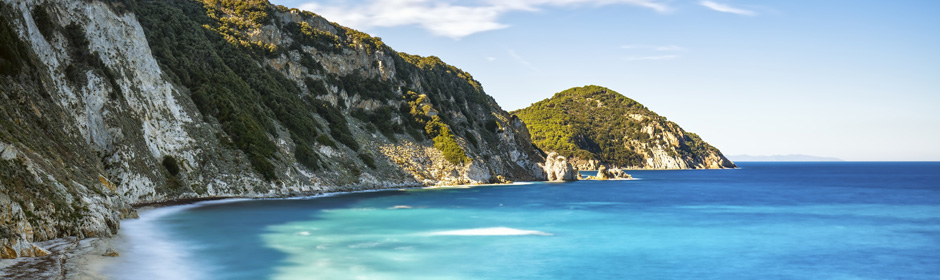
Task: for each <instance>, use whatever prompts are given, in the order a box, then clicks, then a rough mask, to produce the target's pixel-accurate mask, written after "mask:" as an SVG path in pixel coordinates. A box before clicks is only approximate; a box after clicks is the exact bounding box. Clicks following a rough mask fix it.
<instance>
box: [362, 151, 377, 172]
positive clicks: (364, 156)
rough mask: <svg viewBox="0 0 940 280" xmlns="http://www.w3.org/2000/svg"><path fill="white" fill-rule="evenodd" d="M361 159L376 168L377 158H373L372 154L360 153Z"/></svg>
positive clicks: (370, 166)
mask: <svg viewBox="0 0 940 280" xmlns="http://www.w3.org/2000/svg"><path fill="white" fill-rule="evenodd" d="M359 159H361V160H362V163H365V164H366V166H368V167H369V168H372V169H375V167H376V166H375V159H372V156H370V155H367V154H359Z"/></svg>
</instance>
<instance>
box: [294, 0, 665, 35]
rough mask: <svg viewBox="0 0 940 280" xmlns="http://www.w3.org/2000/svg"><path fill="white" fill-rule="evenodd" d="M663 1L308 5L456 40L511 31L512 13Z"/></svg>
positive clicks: (366, 24)
mask: <svg viewBox="0 0 940 280" xmlns="http://www.w3.org/2000/svg"><path fill="white" fill-rule="evenodd" d="M661 1H663V0H479V1H478V2H476V3H475V5H467V4H460V3H454V2H439V1H434V0H368V1H366V2H362V3H359V4H338V3H339V2H331V3H337V4H318V3H307V4H303V5H300V7H299V8H300V9H303V10H308V11H312V12H314V13H317V14H320V15H322V16H323V17H325V18H327V19H329V20H331V21H335V22H338V23H340V24H343V25H346V26H349V27H352V28H357V29H367V28H371V27H393V26H403V25H417V26H419V27H421V28H423V29H425V30H427V31H429V32H431V33H432V34H434V35H438V36H446V37H451V38H454V39H459V38H462V37H466V36H468V35H471V34H474V33H479V32H484V31H490V30H497V29H503V28H507V27H509V25H507V24H504V23H501V22H500V21H499V19H500V18H501V17H502V16H504V15H505V14H506V13H509V12H516V11H526V12H534V11H539V10H541V9H542V8H545V7H574V6H588V5H591V6H606V5H615V4H622V5H633V6H638V7H644V8H648V9H652V10H654V11H657V12H661V13H664V12H667V11H669V9H670V8H669V6H667V5H666V4H663V3H662V2H661Z"/></svg>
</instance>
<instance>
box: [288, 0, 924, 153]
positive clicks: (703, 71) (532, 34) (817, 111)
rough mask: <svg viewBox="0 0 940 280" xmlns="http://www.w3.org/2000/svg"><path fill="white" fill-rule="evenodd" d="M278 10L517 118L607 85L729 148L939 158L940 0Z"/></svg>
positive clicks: (489, 2) (423, 4) (606, 0)
mask: <svg viewBox="0 0 940 280" xmlns="http://www.w3.org/2000/svg"><path fill="white" fill-rule="evenodd" d="M272 2H273V3H275V4H280V5H285V6H288V7H296V8H301V9H306V10H310V11H312V12H314V13H317V14H320V15H323V16H324V17H326V18H327V19H329V20H331V21H335V22H338V23H340V24H343V25H346V26H349V27H353V28H356V29H359V30H362V31H364V32H367V33H370V34H372V35H373V36H379V37H382V40H383V41H384V42H385V43H386V44H388V45H389V46H391V47H392V48H394V49H395V50H397V51H402V52H406V53H411V54H418V55H424V56H428V55H435V56H438V57H441V59H443V60H444V61H445V62H447V63H449V64H452V65H455V66H457V67H459V68H461V69H463V70H466V71H468V72H470V73H471V74H472V75H473V76H474V78H476V79H477V80H479V81H480V82H481V83H482V84H483V87H484V89H485V90H486V92H487V93H488V94H490V95H492V96H493V97H494V98H496V100H497V101H498V102H499V104H500V105H501V106H502V107H503V109H505V110H507V111H509V110H514V109H519V108H523V107H525V106H528V105H529V104H531V103H533V102H536V101H539V100H542V99H545V98H548V97H550V96H551V95H552V94H553V93H555V92H558V91H561V90H564V89H567V88H570V87H574V86H582V85H588V84H596V85H602V86H606V87H609V88H611V89H613V90H616V91H618V92H620V93H622V94H624V95H626V96H627V97H630V98H633V99H635V100H637V101H639V102H641V103H643V104H644V105H646V106H647V107H649V108H650V109H652V110H653V111H655V112H657V113H659V114H660V115H663V116H666V117H668V118H669V119H670V120H672V121H675V122H676V123H678V124H679V125H680V126H682V127H683V128H685V129H686V130H688V131H692V132H695V133H698V134H699V135H701V136H702V137H703V138H704V139H705V141H708V142H709V143H711V144H712V145H715V146H716V147H718V148H719V149H721V150H722V152H723V153H725V154H726V155H735V154H750V155H773V154H810V155H817V156H831V157H838V158H842V159H846V160H874V161H880V160H934V161H936V160H940V1H932V0H909V1H882V0H871V1H857V0H852V1H848V0H812V1H809V0H776V1H775V0H766V1H757V0H713V1H701V0H502V1H498V0H460V1H429V0H377V1H376V0H362V1H336V0H321V1H315V0H273V1H272Z"/></svg>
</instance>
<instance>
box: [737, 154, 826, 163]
mask: <svg viewBox="0 0 940 280" xmlns="http://www.w3.org/2000/svg"><path fill="white" fill-rule="evenodd" d="M728 158H729V159H731V160H732V161H736V162H737V161H844V160H842V159H840V158H834V157H817V156H810V155H772V156H751V155H734V156H728Z"/></svg>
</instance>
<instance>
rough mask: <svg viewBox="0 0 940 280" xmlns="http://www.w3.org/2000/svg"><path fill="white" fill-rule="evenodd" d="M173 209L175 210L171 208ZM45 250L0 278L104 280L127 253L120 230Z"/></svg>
mask: <svg viewBox="0 0 940 280" xmlns="http://www.w3.org/2000/svg"><path fill="white" fill-rule="evenodd" d="M533 183H535V182H534V181H533V182H528V181H526V182H512V183H496V184H467V185H448V186H421V185H415V186H401V187H392V188H386V189H364V190H354V191H337V192H322V193H316V194H297V195H293V196H282V197H239V196H219V197H196V198H180V199H170V200H164V201H157V202H147V203H138V204H132V205H131V206H132V207H133V209H134V210H135V211H137V218H129V219H122V220H121V223H123V222H125V221H128V220H140V219H142V218H145V217H147V216H149V215H153V213H154V210H158V209H161V210H167V211H166V212H164V213H160V214H163V215H167V214H170V213H173V212H176V211H181V210H185V209H188V208H193V207H199V206H201V205H210V204H223V203H232V202H240V201H250V200H302V199H317V198H323V197H333V196H340V195H347V194H356V193H370V192H391V191H406V190H412V189H448V188H473V187H482V186H511V185H529V184H533ZM174 208H177V209H174ZM35 244H36V245H37V246H40V247H42V248H44V249H46V250H48V251H49V255H46V256H42V257H23V258H17V259H2V260H0V278H2V279H80V280H92V279H108V277H107V275H106V274H105V272H106V269H107V268H109V267H110V266H113V265H115V264H117V263H118V261H120V260H121V254H123V253H125V252H127V251H128V250H127V249H128V246H131V244H129V241H128V240H127V238H126V237H125V236H124V235H122V234H121V230H120V229H119V230H118V232H117V233H116V234H114V235H112V236H109V237H92V238H85V239H79V238H76V237H63V238H56V239H52V240H47V241H40V242H35ZM109 251H114V252H117V253H118V256H114V257H111V256H105V254H106V253H108V252H109Z"/></svg>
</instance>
